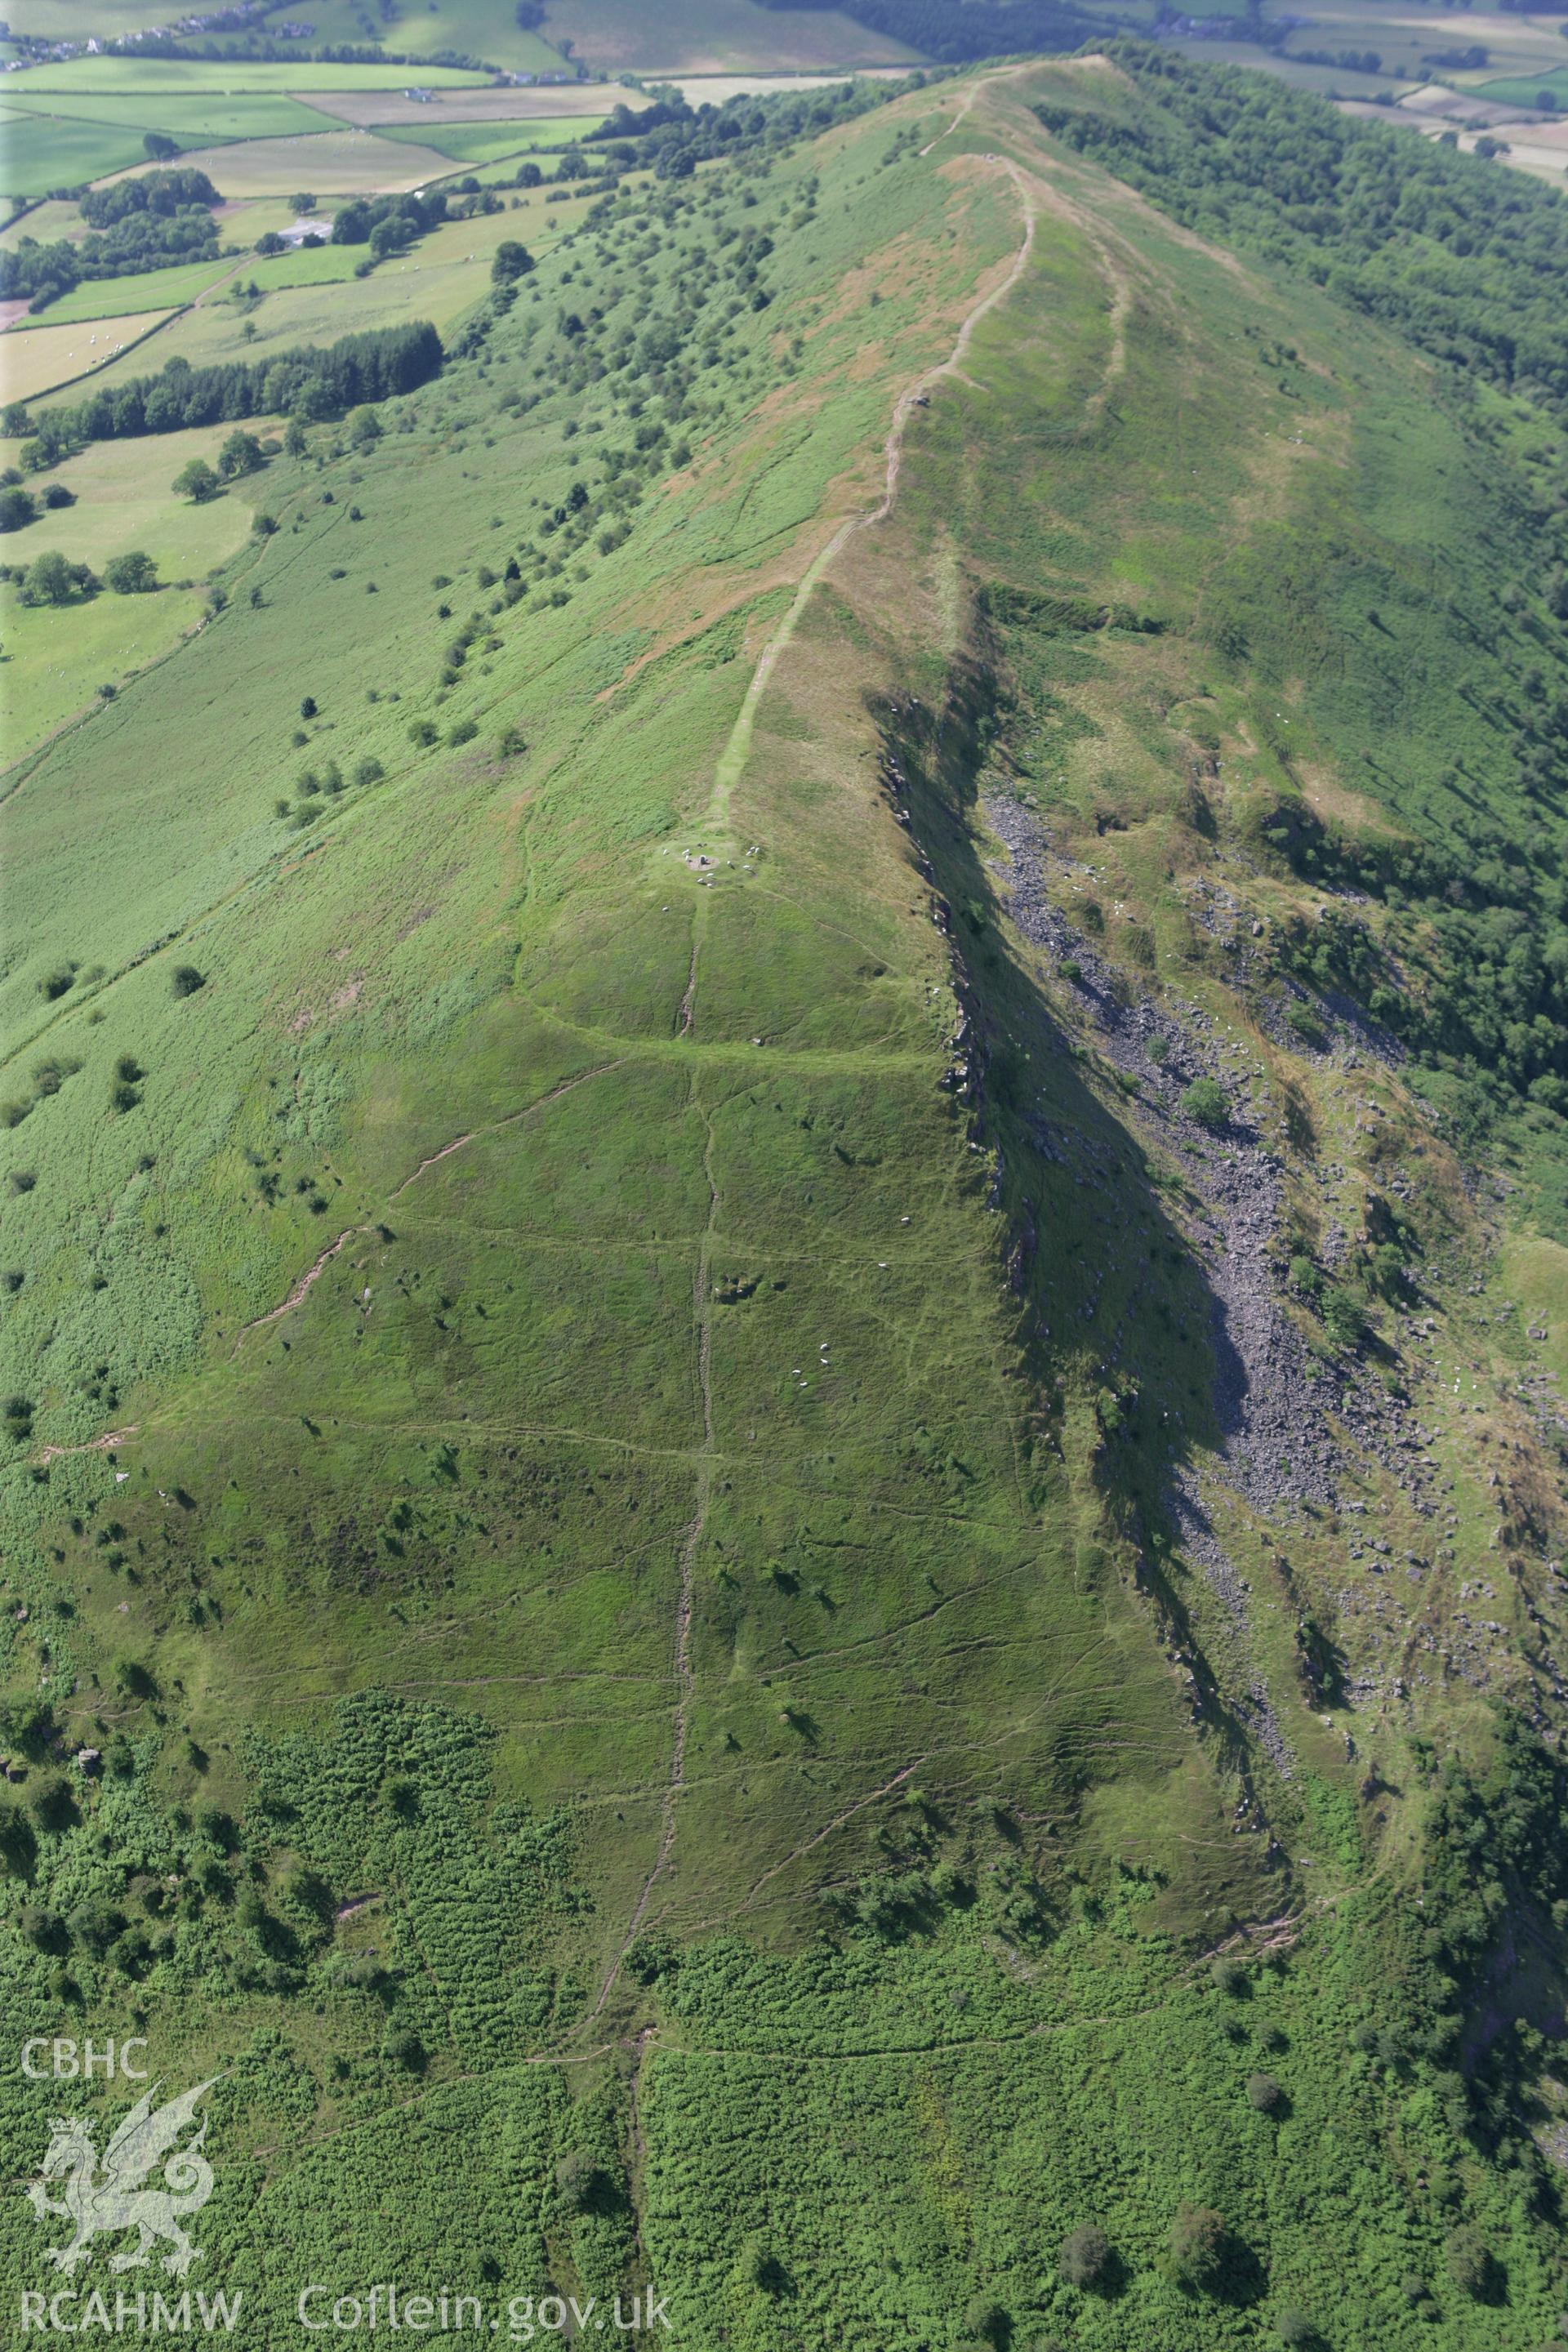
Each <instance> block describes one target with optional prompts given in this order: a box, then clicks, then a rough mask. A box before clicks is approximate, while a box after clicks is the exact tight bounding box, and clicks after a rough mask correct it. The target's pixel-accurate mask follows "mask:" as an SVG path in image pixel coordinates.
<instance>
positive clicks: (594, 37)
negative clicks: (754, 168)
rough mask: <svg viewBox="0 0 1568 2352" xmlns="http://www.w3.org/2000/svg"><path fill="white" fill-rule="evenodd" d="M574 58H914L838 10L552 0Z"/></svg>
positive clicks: (794, 63)
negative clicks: (653, 9) (652, 7)
mask: <svg viewBox="0 0 1568 2352" xmlns="http://www.w3.org/2000/svg"><path fill="white" fill-rule="evenodd" d="M548 23H549V26H550V30H551V32H552V35H553V37H555V38H556V39H560V38H562V37H565V38H567V39H569V40H570V41H571V42H572V45H573V55H574V57H577V58H583V59H584V62H585V63H586V64H588V65H590V66H598V67H603V68H607V69H608V70H610V71H612V72H628V73H635V72H640V71H642V70H643V69H645V68H658V67H663V68H668V69H670V70H674V69H675V68H682V69H683V70H685V71H686V72H688V73H727V72H729V71H731V69H735V68H752V69H757V70H763V71H766V70H768V69H770V68H772V69H775V70H777V69H785V70H787V69H788V68H797V69H800V70H806V71H808V70H809V69H810V68H813V67H820V66H845V65H900V64H906V63H915V62H918V53H917V52H916V51H914V50H912V49H910V48H908V47H905V46H904V45H903V44H902V43H901V42H899V41H896V40H890V39H889V38H887V37H884V36H883V35H881V34H878V33H874V32H870V31H868V29H867V27H866V26H864V25H859V24H857V23H856V22H855V21H854V19H853V18H851V17H848V16H844V15H842V14H841V13H840V12H839V11H838V10H837V9H816V8H813V9H810V10H806V9H795V10H790V11H787V12H782V13H781V12H780V11H778V10H776V9H771V8H763V7H759V6H757V5H756V4H755V0H668V5H665V6H662V7H660V8H659V9H658V11H657V12H653V13H650V12H649V11H648V10H647V9H646V8H643V7H640V6H639V5H637V0H554V5H553V7H552V14H551V16H550V17H549V19H548Z"/></svg>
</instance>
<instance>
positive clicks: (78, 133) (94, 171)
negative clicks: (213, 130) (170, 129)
mask: <svg viewBox="0 0 1568 2352" xmlns="http://www.w3.org/2000/svg"><path fill="white" fill-rule="evenodd" d="M183 143H184V142H182V144H183ZM145 161H146V156H145V152H144V151H143V149H142V133H141V131H139V130H132V129H131V128H130V127H129V126H125V127H121V125H119V124H116V123H111V122H93V121H78V120H75V119H61V118H59V117H56V116H48V115H44V114H41V113H35V112H31V111H28V112H24V111H21V110H16V111H13V112H12V113H11V114H10V115H9V117H8V118H7V119H6V120H5V121H0V178H3V179H4V181H5V187H6V191H7V193H8V194H11V195H13V196H29V195H41V194H43V193H44V191H45V190H46V189H47V188H69V187H79V186H80V185H81V184H83V183H84V182H87V181H89V180H100V179H102V178H103V177H104V176H105V174H106V173H110V172H119V171H123V170H124V169H125V168H126V166H127V165H128V164H131V163H144V162H145Z"/></svg>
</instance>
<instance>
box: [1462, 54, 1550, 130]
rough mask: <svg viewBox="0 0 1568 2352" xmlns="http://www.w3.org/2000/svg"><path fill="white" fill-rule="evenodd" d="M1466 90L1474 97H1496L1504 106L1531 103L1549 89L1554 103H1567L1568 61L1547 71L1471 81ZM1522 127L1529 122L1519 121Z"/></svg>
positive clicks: (1529, 104)
mask: <svg viewBox="0 0 1568 2352" xmlns="http://www.w3.org/2000/svg"><path fill="white" fill-rule="evenodd" d="M1466 88H1467V91H1468V93H1469V94H1470V95H1473V96H1474V97H1476V98H1489V99H1495V100H1498V101H1499V102H1500V103H1501V104H1503V105H1505V106H1533V105H1534V104H1535V100H1536V96H1537V93H1538V92H1539V91H1541V90H1550V91H1551V93H1552V103H1553V105H1554V106H1557V107H1568V63H1564V64H1563V65H1560V66H1554V67H1553V68H1552V70H1551V71H1549V72H1542V73H1539V74H1531V75H1526V74H1518V75H1508V74H1505V75H1503V76H1501V77H1500V79H1498V80H1496V81H1483V82H1471V83H1468V84H1467V85H1466ZM1521 130H1528V125H1524V124H1521Z"/></svg>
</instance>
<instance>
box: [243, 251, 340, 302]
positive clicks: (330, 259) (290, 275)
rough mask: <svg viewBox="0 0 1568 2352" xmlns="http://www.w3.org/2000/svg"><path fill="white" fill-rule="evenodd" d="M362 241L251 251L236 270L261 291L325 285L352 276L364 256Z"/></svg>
mask: <svg viewBox="0 0 1568 2352" xmlns="http://www.w3.org/2000/svg"><path fill="white" fill-rule="evenodd" d="M364 257H365V248H364V247H363V245H314V246H310V247H305V246H295V247H293V248H292V250H291V251H289V252H288V253H268V254H253V255H252V256H251V257H250V259H249V260H248V261H247V263H246V265H245V267H244V268H242V269H241V270H239V271H238V272H237V279H238V280H240V281H243V283H244V284H246V285H247V286H248V285H250V284H252V283H254V284H256V285H258V286H259V287H260V288H261V289H262V290H263V292H264V293H265V292H269V291H271V289H274V288H277V287H284V286H328V285H335V284H337V283H339V282H340V281H342V280H343V279H345V278H353V274H354V271H355V270H356V269H357V268H358V267H359V265H360V263H361V262H362V261H363V259H364Z"/></svg>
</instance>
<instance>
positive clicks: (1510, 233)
mask: <svg viewBox="0 0 1568 2352" xmlns="http://www.w3.org/2000/svg"><path fill="white" fill-rule="evenodd" d="M1110 54H1111V55H1112V56H1113V58H1115V61H1116V62H1117V64H1119V65H1120V66H1121V68H1123V69H1124V70H1125V71H1127V72H1129V73H1131V75H1132V76H1133V77H1134V79H1136V81H1137V82H1138V83H1139V85H1140V87H1141V89H1142V91H1143V92H1144V93H1145V94H1146V96H1147V97H1148V98H1150V99H1152V100H1154V101H1156V107H1157V111H1150V110H1139V111H1138V112H1137V113H1136V114H1131V113H1129V114H1125V115H1122V114H1113V113H1111V112H1110V111H1102V110H1099V109H1098V108H1095V107H1093V106H1088V105H1086V106H1085V107H1083V108H1081V109H1079V108H1072V107H1062V106H1042V107H1037V109H1036V111H1037V114H1038V116H1039V118H1040V120H1041V121H1042V122H1043V123H1044V124H1045V126H1046V128H1047V131H1052V132H1053V133H1054V134H1055V135H1056V136H1057V137H1058V138H1059V139H1061V140H1062V141H1064V142H1066V143H1067V144H1068V145H1069V146H1072V147H1074V148H1076V149H1077V150H1078V152H1079V153H1080V154H1086V155H1090V156H1092V157H1093V158H1094V160H1095V161H1096V162H1097V163H1103V164H1105V165H1106V166H1107V168H1108V169H1109V170H1110V171H1112V172H1114V173H1116V174H1117V176H1118V178H1120V179H1123V180H1127V181H1129V182H1130V183H1131V185H1132V186H1133V187H1135V188H1139V189H1142V191H1143V192H1144V193H1145V194H1148V195H1149V196H1151V197H1152V198H1153V200H1154V202H1155V203H1157V204H1159V205H1163V207H1164V209H1165V210H1166V211H1167V212H1170V213H1173V214H1174V215H1175V216H1176V218H1177V219H1178V220H1180V221H1182V222H1184V224H1185V225H1186V226H1189V227H1192V228H1195V229H1197V230H1198V231H1199V232H1200V233H1202V234H1204V235H1207V236H1215V237H1216V238H1219V239H1221V240H1224V241H1226V242H1229V243H1237V244H1242V245H1247V246H1251V247H1255V248H1256V249H1257V250H1258V251H1259V252H1261V253H1263V254H1265V255H1266V256H1268V257H1269V258H1270V259H1272V260H1277V261H1283V262H1287V263H1289V264H1293V265H1295V266H1297V267H1299V268H1305V269H1306V270H1307V271H1308V272H1309V274H1310V276H1311V277H1312V278H1313V279H1314V280H1315V281H1316V282H1317V283H1318V284H1320V285H1323V286H1326V287H1328V288H1329V289H1330V290H1331V292H1332V293H1334V294H1337V295H1339V296H1340V297H1341V298H1342V299H1345V300H1348V301H1352V302H1353V303H1354V304H1356V306H1357V307H1358V308H1359V309H1361V310H1366V311H1369V312H1371V313H1373V315H1375V316H1376V317H1379V318H1382V319H1385V320H1388V322H1389V323H1390V324H1391V325H1393V326H1395V327H1397V328H1398V329H1399V331H1401V332H1402V333H1404V334H1406V335H1408V336H1409V337H1410V339H1411V340H1412V341H1414V342H1417V343H1419V344H1420V345H1421V346H1422V347H1423V349H1425V350H1426V351H1428V352H1434V353H1436V355H1437V356H1438V357H1439V358H1442V359H1446V360H1449V361H1452V362H1455V363H1456V364H1458V366H1460V367H1462V368H1465V369H1468V370H1469V371H1472V372H1473V373H1477V374H1479V375H1482V376H1485V377H1487V378H1489V380H1490V381H1492V382H1494V383H1500V384H1505V385H1509V386H1511V387H1515V388H1520V389H1524V390H1527V391H1530V392H1531V393H1532V394H1534V395H1535V396H1537V397H1539V398H1541V399H1542V400H1543V401H1544V402H1545V403H1547V404H1549V405H1551V406H1552V407H1553V408H1554V409H1556V410H1558V411H1559V412H1568V310H1564V308H1563V279H1564V275H1565V273H1568V204H1564V202H1563V198H1562V197H1561V196H1560V195H1559V194H1557V193H1556V191H1555V190H1553V189H1551V188H1547V187H1544V186H1542V185H1541V184H1539V183H1537V182H1535V181H1533V180H1530V179H1527V178H1525V176H1524V175H1523V174H1522V173H1517V172H1510V171H1501V172H1492V171H1489V169H1488V168H1487V167H1486V165H1485V164H1484V163H1478V162H1477V161H1476V160H1475V159H1474V158H1473V157H1471V156H1468V155H1463V154H1460V153H1459V152H1458V151H1457V150H1456V149H1453V148H1447V147H1443V146H1440V145H1438V144H1437V143H1436V142H1432V141H1427V140H1425V139H1415V138H1412V137H1410V136H1409V135H1408V133H1406V132H1405V131H1394V130H1389V129H1385V128H1384V125H1383V124H1381V123H1376V122H1368V121H1362V120H1359V119H1354V118H1352V117H1350V116H1347V115H1343V114H1341V113H1340V112H1339V111H1338V110H1336V109H1335V108H1334V107H1332V106H1331V105H1330V104H1329V103H1328V101H1327V100H1324V99H1321V98H1316V97H1314V96H1312V95H1311V94H1310V92H1308V91H1305V90H1298V89H1288V88H1287V87H1286V86H1285V85H1284V84H1283V83H1282V82H1278V81H1275V80H1273V79H1271V78H1269V77H1268V76H1267V75H1262V74H1257V73H1250V72H1247V71H1245V70H1242V69H1240V68H1235V67H1216V66H1208V65H1193V64H1189V63H1188V62H1187V60H1186V59H1185V58H1176V57H1173V56H1171V55H1170V53H1169V52H1168V51H1166V50H1163V49H1153V48H1149V47H1143V46H1142V45H1141V44H1133V43H1125V44H1121V45H1119V46H1118V47H1115V48H1114V49H1113V50H1112V51H1111V52H1110Z"/></svg>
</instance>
